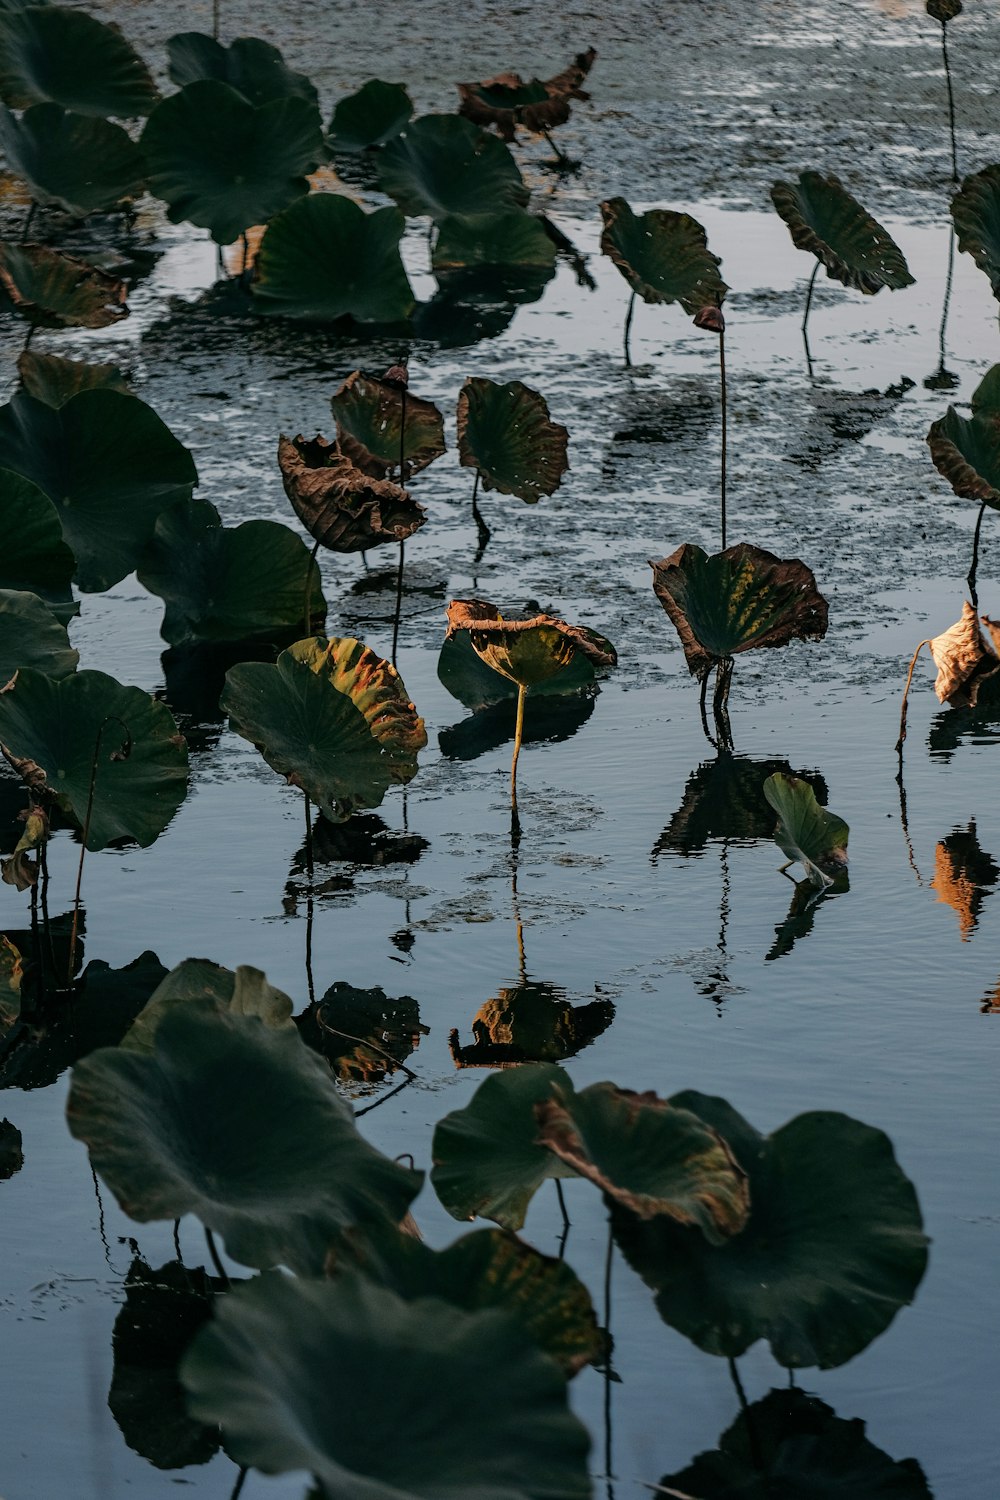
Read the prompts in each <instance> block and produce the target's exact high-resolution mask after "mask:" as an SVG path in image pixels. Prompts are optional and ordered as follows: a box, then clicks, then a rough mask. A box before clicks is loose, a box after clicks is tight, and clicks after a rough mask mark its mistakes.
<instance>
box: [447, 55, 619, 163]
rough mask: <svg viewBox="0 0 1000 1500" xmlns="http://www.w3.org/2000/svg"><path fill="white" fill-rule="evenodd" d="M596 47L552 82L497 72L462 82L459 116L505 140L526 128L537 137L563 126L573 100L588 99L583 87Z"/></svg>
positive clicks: (459, 86)
mask: <svg viewBox="0 0 1000 1500" xmlns="http://www.w3.org/2000/svg"><path fill="white" fill-rule="evenodd" d="M596 57H597V53H596V51H595V50H594V48H593V47H589V48H588V49H587V51H586V52H580V53H578V54H577V56H576V57H575V58H574V59H573V61H572V62H571V63H570V65H569V67H568V68H564V69H563V71H562V72H561V73H557V74H556V75H555V77H553V78H549V79H545V80H543V79H539V78H532V79H530V80H528V81H526V80H525V79H523V78H522V77H521V75H520V73H498V74H497V75H496V76H495V77H494V78H486V79H483V81H482V82H480V83H460V84H459V85H458V92H459V95H460V96H461V103H460V104H459V106H458V113H459V114H460V115H464V116H465V118H466V119H467V120H471V121H472V123H473V124H474V125H479V126H482V127H484V128H485V127H486V126H489V125H493V126H494V127H495V128H496V130H497V132H498V133H499V135H500V136H502V138H503V139H504V140H505V141H512V140H513V139H514V136H515V131H516V127H517V126H518V125H523V126H524V128H525V129H526V130H530V131H533V132H534V133H535V134H536V135H537V134H540V133H541V132H542V131H545V130H551V129H552V128H553V127H554V126H556V125H564V124H565V123H566V121H567V120H568V119H569V109H570V100H571V99H589V98H590V95H589V94H587V93H586V92H585V91H584V89H583V88H582V84H583V81H584V79H585V78H586V77H587V74H588V73H589V72H590V70H591V68H592V67H593V65H594V59H595V58H596Z"/></svg>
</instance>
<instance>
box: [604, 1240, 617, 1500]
mask: <svg viewBox="0 0 1000 1500" xmlns="http://www.w3.org/2000/svg"><path fill="white" fill-rule="evenodd" d="M614 1257H615V1239H614V1235H613V1234H612V1232H611V1215H610V1214H609V1215H608V1249H607V1254H606V1255H605V1257H604V1334H605V1338H606V1339H607V1347H606V1348H605V1351H604V1474H605V1478H606V1479H607V1480H608V1482H609V1488H610V1481H611V1479H612V1478H613V1475H612V1469H611V1462H612V1460H611V1268H612V1265H613V1264H614Z"/></svg>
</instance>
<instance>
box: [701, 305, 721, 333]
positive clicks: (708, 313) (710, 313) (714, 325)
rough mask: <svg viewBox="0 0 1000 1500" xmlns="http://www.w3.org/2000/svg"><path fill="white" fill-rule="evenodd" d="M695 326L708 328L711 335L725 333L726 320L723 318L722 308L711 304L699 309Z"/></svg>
mask: <svg viewBox="0 0 1000 1500" xmlns="http://www.w3.org/2000/svg"><path fill="white" fill-rule="evenodd" d="M694 326H695V327H696V328H707V329H708V331H709V333H725V331H726V320H725V318H724V317H723V316H722V308H721V307H716V306H715V304H714V303H711V302H710V303H708V305H707V306H705V307H699V309H698V311H697V312H696V313H695V316H694Z"/></svg>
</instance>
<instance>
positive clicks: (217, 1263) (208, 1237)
mask: <svg viewBox="0 0 1000 1500" xmlns="http://www.w3.org/2000/svg"><path fill="white" fill-rule="evenodd" d="M205 1243H206V1244H207V1245H208V1253H209V1255H210V1256H211V1257H212V1265H213V1266H214V1267H215V1270H216V1274H217V1276H218V1278H219V1280H220V1281H221V1282H222V1285H223V1286H224V1288H225V1289H226V1291H227V1292H228V1291H229V1277H228V1276H227V1275H226V1268H225V1266H224V1265H223V1264H222V1261H221V1260H220V1259H219V1252H218V1250H217V1248H216V1244H215V1235H214V1234H213V1233H212V1231H211V1230H210V1229H209V1227H208V1225H207V1224H206V1225H205Z"/></svg>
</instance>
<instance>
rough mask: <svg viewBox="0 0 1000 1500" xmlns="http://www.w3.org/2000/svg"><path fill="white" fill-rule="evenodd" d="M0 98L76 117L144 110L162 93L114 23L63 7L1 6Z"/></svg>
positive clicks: (128, 114)
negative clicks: (59, 109)
mask: <svg viewBox="0 0 1000 1500" xmlns="http://www.w3.org/2000/svg"><path fill="white" fill-rule="evenodd" d="M0 98H2V99H3V101H4V103H5V104H9V105H11V106H12V108H14V109H26V108H27V107H28V106H29V105H31V104H42V103H46V102H51V103H54V104H59V105H62V106H63V108H64V109H72V110H75V111H76V113H77V114H79V115H97V116H102V117H103V116H105V115H117V116H118V117H119V118H122V119H129V118H130V117H132V116H135V115H147V114H148V113H149V111H150V109H151V108H152V106H153V105H154V104H155V103H156V101H157V99H158V98H159V95H158V94H157V92H156V86H155V84H154V83H153V80H152V78H151V77H150V76H149V69H148V68H147V67H146V64H145V63H144V62H143V61H142V58H141V57H139V56H138V54H137V53H136V52H135V51H133V49H132V47H131V45H130V44H129V43H128V42H127V41H126V40H125V38H124V37H123V36H122V34H121V32H120V30H119V29H118V27H117V26H115V25H113V24H108V23H107V22H105V21H99V20H98V19H97V17H96V16H91V15H88V14H87V12H86V11H82V10H76V9H74V8H72V7H70V6H66V5H30V4H29V5H27V6H19V7H17V9H14V10H6V11H0Z"/></svg>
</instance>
